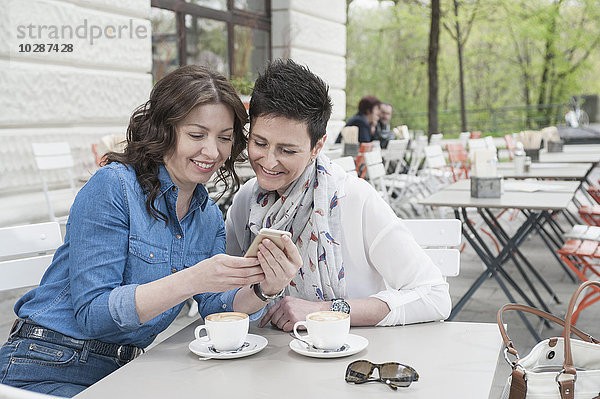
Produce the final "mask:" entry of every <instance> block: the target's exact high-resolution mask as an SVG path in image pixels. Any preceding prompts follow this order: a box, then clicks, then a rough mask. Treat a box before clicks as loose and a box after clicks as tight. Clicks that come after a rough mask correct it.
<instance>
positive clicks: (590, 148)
mask: <svg viewBox="0 0 600 399" xmlns="http://www.w3.org/2000/svg"><path fill="white" fill-rule="evenodd" d="M563 152H577V153H582V152H595V153H600V144H565V145H564V146H563Z"/></svg>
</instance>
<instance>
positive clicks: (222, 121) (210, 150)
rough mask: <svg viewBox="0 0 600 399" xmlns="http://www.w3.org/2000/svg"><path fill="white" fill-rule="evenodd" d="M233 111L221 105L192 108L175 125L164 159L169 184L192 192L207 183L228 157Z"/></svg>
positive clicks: (231, 141)
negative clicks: (171, 146)
mask: <svg viewBox="0 0 600 399" xmlns="http://www.w3.org/2000/svg"><path fill="white" fill-rule="evenodd" d="M233 121H234V117H233V110H232V109H231V108H230V107H229V106H227V105H225V104H221V103H219V104H205V105H199V106H197V107H196V108H194V109H193V110H192V111H191V112H190V113H189V115H188V116H187V117H186V118H185V119H184V120H182V121H181V122H180V123H178V124H177V127H176V131H177V140H176V144H175V148H174V149H173V150H172V151H171V153H169V154H168V155H166V156H165V157H164V162H165V167H166V168H167V171H168V172H169V175H170V176H171V179H173V182H174V183H175V184H176V185H177V186H178V187H179V188H180V189H183V190H187V191H189V190H191V191H193V190H194V188H195V187H196V184H203V183H206V182H208V181H209V180H210V178H211V177H212V175H213V174H214V173H215V172H216V171H217V170H219V168H220V167H221V166H222V165H223V163H224V162H225V161H226V160H227V158H228V157H229V155H230V154H231V146H232V143H233Z"/></svg>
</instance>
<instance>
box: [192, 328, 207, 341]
mask: <svg viewBox="0 0 600 399" xmlns="http://www.w3.org/2000/svg"><path fill="white" fill-rule="evenodd" d="M202 330H206V324H202V325H201V326H198V327H196V329H195V330H194V335H195V336H196V339H197V340H198V341H208V340H209V339H208V330H206V335H204V336H202V337H201V336H200V331H202Z"/></svg>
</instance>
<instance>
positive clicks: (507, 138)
mask: <svg viewBox="0 0 600 399" xmlns="http://www.w3.org/2000/svg"><path fill="white" fill-rule="evenodd" d="M504 142H506V149H507V151H508V159H510V160H511V161H512V160H513V158H514V157H515V141H514V140H513V136H512V134H505V135H504Z"/></svg>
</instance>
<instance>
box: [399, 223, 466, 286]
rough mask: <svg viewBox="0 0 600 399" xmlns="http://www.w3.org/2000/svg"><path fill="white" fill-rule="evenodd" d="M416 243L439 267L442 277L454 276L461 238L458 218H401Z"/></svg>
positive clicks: (457, 263)
mask: <svg viewBox="0 0 600 399" xmlns="http://www.w3.org/2000/svg"><path fill="white" fill-rule="evenodd" d="M402 222H403V223H404V225H405V226H406V228H407V229H408V231H410V233H411V234H412V236H413V237H414V239H415V241H416V242H417V244H419V245H420V246H421V247H423V249H424V251H425V253H426V254H427V255H428V256H429V257H430V258H431V260H432V261H433V263H434V264H435V265H436V266H437V267H438V268H439V269H440V271H441V272H442V275H443V276H444V277H456V276H458V273H459V272H460V251H459V250H458V249H456V248H451V247H457V246H459V245H460V242H461V238H462V235H461V234H462V230H461V223H460V220H458V219H403V220H402Z"/></svg>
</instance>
